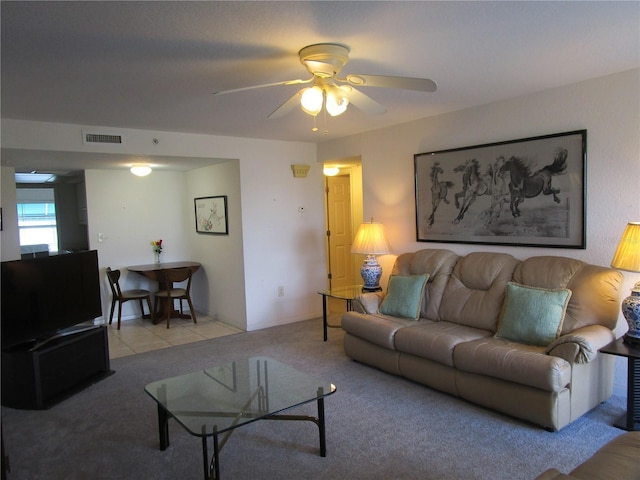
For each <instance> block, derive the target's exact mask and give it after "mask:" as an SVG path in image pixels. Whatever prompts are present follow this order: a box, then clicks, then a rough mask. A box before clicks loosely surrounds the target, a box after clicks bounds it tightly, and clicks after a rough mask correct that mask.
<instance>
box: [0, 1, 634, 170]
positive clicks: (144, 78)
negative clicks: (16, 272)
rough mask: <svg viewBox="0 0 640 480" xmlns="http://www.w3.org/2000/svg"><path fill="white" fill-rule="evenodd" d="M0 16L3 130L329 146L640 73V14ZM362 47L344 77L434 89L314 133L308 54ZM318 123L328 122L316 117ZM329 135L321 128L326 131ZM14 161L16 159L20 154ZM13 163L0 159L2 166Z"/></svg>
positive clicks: (531, 10)
mask: <svg viewBox="0 0 640 480" xmlns="http://www.w3.org/2000/svg"><path fill="white" fill-rule="evenodd" d="M0 8H1V22H2V23H1V36H2V37H1V40H2V43H1V48H2V50H1V54H2V56H1V62H2V65H1V75H2V78H1V81H2V92H1V93H2V105H1V109H2V110H1V112H2V117H3V118H10V119H22V120H38V121H45V122H63V123H71V124H81V125H101V126H111V127H120V128H136V129H148V130H160V131H174V132H190V133H203V134H212V135H230V136H239V137H254V138H266V139H279V140H295V141H307V142H322V141H325V140H330V139H335V138H338V137H341V136H346V135H351V134H356V133H359V132H363V131H367V130H372V129H376V128H382V127H386V126H389V125H394V124H398V123H403V122H407V121H411V120H415V119H418V118H424V117H428V116H432V115H437V114H442V113H445V112H450V111H455V110H460V109H464V108H467V107H472V106H475V105H482V104H486V103H491V102H495V101H499V100H502V99H507V98H513V97H518V96H521V95H526V94H530V93H534V92H537V91H541V90H546V89H549V88H553V87H558V86H562V85H566V84H571V83H575V82H579V81H582V80H586V79H590V78H595V77H600V76H604V75H607V74H610V73H616V72H621V71H624V70H629V69H632V68H637V67H639V66H640V2H638V1H630V2H615V1H604V2H591V1H588V2H577V1H570V2H559V1H552V2H540V1H535V2H503V1H500V2H481V1H473V2H452V1H447V2H419V1H418V2H377V1H374V2H367V1H355V2H331V1H316V2H308V1H300V2H271V1H262V2H253V1H252V2H218V1H208V2H191V1H178V2H170V1H168V2H164V1H160V2H155V1H140V2H133V1H131V2H115V1H89V2H52V1H45V2H11V1H2V2H1V3H0ZM319 42H337V43H341V44H344V45H347V46H348V47H349V48H350V49H351V54H350V61H349V63H348V64H347V66H346V67H345V68H344V69H343V72H342V73H343V74H349V73H363V74H380V75H395V76H408V77H420V78H431V79H433V80H435V81H436V82H437V84H438V90H437V91H436V92H435V93H423V92H412V91H398V90H390V89H386V88H373V87H369V88H362V89H361V91H363V92H364V93H366V94H367V95H369V96H370V97H372V98H373V99H375V100H376V101H377V102H379V103H381V104H383V105H384V106H385V107H387V112H386V113H385V114H383V115H380V116H367V115H365V114H364V113H363V112H361V111H359V110H358V109H357V108H355V107H353V106H350V107H349V109H348V111H347V112H346V113H345V114H343V115H341V116H340V117H335V118H331V117H330V118H329V119H328V120H327V125H326V126H327V129H328V131H329V132H328V134H327V135H323V134H322V133H314V132H312V131H311V127H312V126H313V119H312V117H310V116H308V115H307V114H305V113H303V112H302V111H301V110H298V109H296V110H295V111H294V112H293V113H291V114H289V115H288V116H286V117H284V118H281V119H268V118H267V116H268V115H269V113H271V112H272V111H273V110H275V109H276V108H277V107H278V106H279V105H280V104H281V103H283V102H284V101H285V100H287V99H288V98H289V97H290V96H291V95H293V94H294V93H295V92H296V91H297V90H298V89H299V88H300V87H299V86H295V85H293V86H274V87H269V88H263V89H257V90H249V91H245V92H238V93H234V94H228V95H222V96H214V95H212V92H215V91H218V90H226V89H233V88H240V87H246V86H251V85H256V84H263V83H270V82H279V81H285V80H291V79H298V78H308V77H309V76H310V75H309V74H308V73H307V71H306V70H305V68H304V67H303V66H302V65H301V64H300V62H299V60H298V51H299V50H300V48H302V47H304V46H306V45H309V44H313V43H319ZM318 118H319V122H320V123H322V119H321V116H319V117H318ZM320 127H321V128H320V131H322V125H320ZM11 153H13V154H15V152H11ZM4 161H5V158H4V155H3V163H4Z"/></svg>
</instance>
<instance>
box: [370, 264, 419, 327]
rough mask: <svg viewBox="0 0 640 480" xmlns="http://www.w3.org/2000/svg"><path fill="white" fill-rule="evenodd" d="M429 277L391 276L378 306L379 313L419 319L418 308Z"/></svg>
mask: <svg viewBox="0 0 640 480" xmlns="http://www.w3.org/2000/svg"><path fill="white" fill-rule="evenodd" d="M428 279H429V275H427V274H425V275H410V276H401V275H392V276H391V278H389V286H388V287H387V295H386V296H385V297H384V300H382V304H380V308H379V310H378V311H379V312H380V313H384V314H385V315H392V316H394V317H403V318H412V319H414V320H417V319H418V318H420V307H421V306H422V298H423V297H424V289H425V287H426V285H427V280H428Z"/></svg>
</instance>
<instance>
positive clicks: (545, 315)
mask: <svg viewBox="0 0 640 480" xmlns="http://www.w3.org/2000/svg"><path fill="white" fill-rule="evenodd" d="M570 298H571V290H567V289H565V288H563V289H558V290H548V289H545V288H537V287H527V286H525V285H519V284H517V283H513V282H509V283H508V284H507V290H506V294H505V299H504V306H503V308H502V315H501V318H500V322H499V327H498V332H497V333H496V337H501V338H506V339H508V340H512V341H514V342H520V343H527V344H530V345H539V346H541V347H546V346H547V345H549V344H550V343H551V342H553V341H554V340H555V339H556V338H557V337H558V335H559V334H560V331H561V330H562V322H563V321H564V314H565V311H566V309H567V305H568V304H569V299H570Z"/></svg>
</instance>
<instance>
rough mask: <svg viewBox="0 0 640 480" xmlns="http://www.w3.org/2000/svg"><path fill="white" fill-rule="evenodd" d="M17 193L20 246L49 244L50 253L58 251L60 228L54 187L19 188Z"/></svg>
mask: <svg viewBox="0 0 640 480" xmlns="http://www.w3.org/2000/svg"><path fill="white" fill-rule="evenodd" d="M16 195H17V203H18V230H19V232H20V247H26V246H29V245H31V246H33V245H38V246H43V245H47V246H48V250H49V253H57V252H58V228H57V222H56V203H55V195H54V190H53V188H18V189H16ZM23 250H24V249H23ZM43 250H44V248H43ZM38 251H40V250H38Z"/></svg>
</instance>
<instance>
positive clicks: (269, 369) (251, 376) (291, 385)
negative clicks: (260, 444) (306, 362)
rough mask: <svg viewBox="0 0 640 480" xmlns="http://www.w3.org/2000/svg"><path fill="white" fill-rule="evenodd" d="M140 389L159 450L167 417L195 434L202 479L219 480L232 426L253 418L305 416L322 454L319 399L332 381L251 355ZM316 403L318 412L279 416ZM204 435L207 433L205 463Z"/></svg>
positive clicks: (332, 388) (166, 437) (166, 434)
mask: <svg viewBox="0 0 640 480" xmlns="http://www.w3.org/2000/svg"><path fill="white" fill-rule="evenodd" d="M144 389H145V391H146V392H147V393H148V394H149V395H150V396H151V398H153V399H154V400H155V401H156V403H157V407H158V427H159V432H160V450H165V449H166V448H167V447H168V446H169V419H170V418H174V419H175V420H176V421H177V422H178V423H179V424H180V425H182V426H183V427H184V428H185V429H186V430H187V431H188V432H189V433H190V434H191V435H195V436H198V437H201V439H202V454H203V467H204V478H205V479H219V478H220V461H219V455H220V450H221V449H222V447H223V446H224V444H225V443H226V441H227V440H228V438H229V436H230V435H231V433H232V432H233V430H234V429H236V428H239V427H241V426H243V425H247V424H248V423H251V422H254V421H256V420H262V419H268V420H308V421H311V422H313V423H315V424H316V425H317V426H318V429H319V433H320V456H322V457H324V456H326V437H325V424H324V398H325V397H326V396H328V395H331V394H332V393H334V392H335V391H336V387H335V385H333V384H332V383H329V382H325V381H322V380H318V379H315V378H313V377H311V376H309V375H307V374H305V373H303V372H300V371H298V370H296V369H295V368H293V367H290V366H288V365H285V364H283V363H281V362H278V361H277V360H274V359H272V358H268V357H251V358H247V359H243V360H238V361H233V362H229V363H225V364H222V365H218V366H214V367H210V368H205V369H203V370H200V371H198V372H194V373H189V374H186V375H180V376H177V377H172V378H167V379H164V380H159V381H157V382H153V383H150V384H149V385H147V386H146V387H145V388H144ZM310 402H317V406H318V416H317V417H313V416H308V415H281V414H280V413H281V412H283V411H285V410H289V409H291V408H294V407H297V406H300V405H303V404H306V403H310ZM208 437H213V455H212V458H211V462H209V458H208V457H209V447H208V445H207V439H208Z"/></svg>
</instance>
